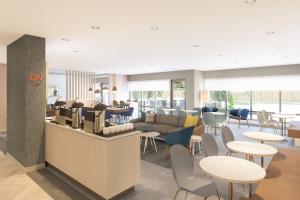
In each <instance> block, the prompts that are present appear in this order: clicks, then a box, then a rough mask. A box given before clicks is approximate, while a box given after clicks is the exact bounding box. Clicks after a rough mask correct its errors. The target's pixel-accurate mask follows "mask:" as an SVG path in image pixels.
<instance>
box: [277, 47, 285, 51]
mask: <svg viewBox="0 0 300 200" xmlns="http://www.w3.org/2000/svg"><path fill="white" fill-rule="evenodd" d="M276 49H278V50H282V49H284V47H277V48H276Z"/></svg>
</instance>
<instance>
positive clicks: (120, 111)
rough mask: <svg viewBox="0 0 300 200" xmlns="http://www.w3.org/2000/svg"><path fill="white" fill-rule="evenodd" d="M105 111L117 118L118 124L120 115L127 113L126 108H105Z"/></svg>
mask: <svg viewBox="0 0 300 200" xmlns="http://www.w3.org/2000/svg"><path fill="white" fill-rule="evenodd" d="M106 111H108V112H109V113H111V114H112V115H116V116H117V120H118V122H119V123H120V122H121V115H122V114H123V113H126V112H128V108H118V107H107V108H106Z"/></svg>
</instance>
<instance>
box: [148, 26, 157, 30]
mask: <svg viewBox="0 0 300 200" xmlns="http://www.w3.org/2000/svg"><path fill="white" fill-rule="evenodd" d="M158 30H159V28H158V27H157V26H152V27H150V31H158Z"/></svg>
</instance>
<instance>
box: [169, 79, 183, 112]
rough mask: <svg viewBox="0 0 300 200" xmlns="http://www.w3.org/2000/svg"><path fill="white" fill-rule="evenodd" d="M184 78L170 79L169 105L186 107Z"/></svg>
mask: <svg viewBox="0 0 300 200" xmlns="http://www.w3.org/2000/svg"><path fill="white" fill-rule="evenodd" d="M185 87H186V84H185V80H182V79H180V80H171V107H172V108H180V109H185V108H186V98H185Z"/></svg>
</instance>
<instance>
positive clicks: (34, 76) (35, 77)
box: [28, 73, 43, 81]
mask: <svg viewBox="0 0 300 200" xmlns="http://www.w3.org/2000/svg"><path fill="white" fill-rule="evenodd" d="M28 79H29V80H30V81H41V80H43V78H42V74H38V73H30V74H29V76H28Z"/></svg>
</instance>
